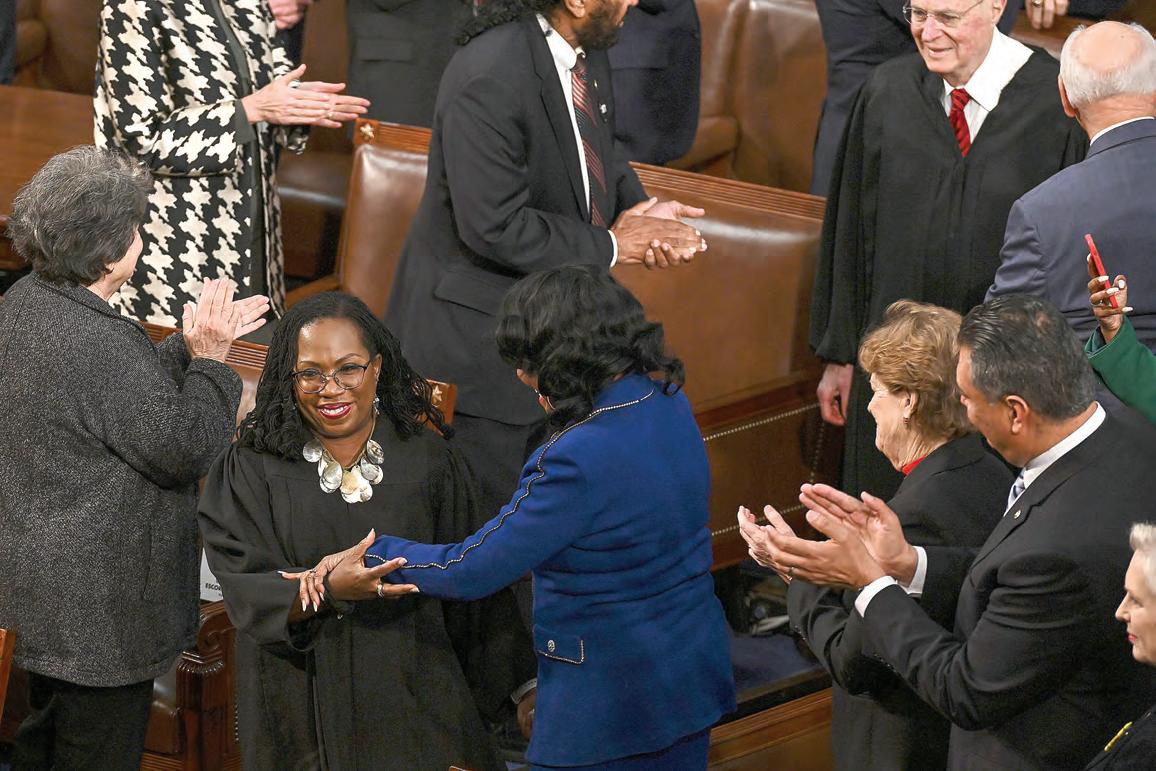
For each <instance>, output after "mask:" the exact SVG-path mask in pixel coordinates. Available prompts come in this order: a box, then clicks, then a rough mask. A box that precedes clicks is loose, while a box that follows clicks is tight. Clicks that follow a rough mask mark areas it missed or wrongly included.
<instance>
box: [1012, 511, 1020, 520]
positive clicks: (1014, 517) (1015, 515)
mask: <svg viewBox="0 0 1156 771" xmlns="http://www.w3.org/2000/svg"><path fill="white" fill-rule="evenodd" d="M1020 511H1021V509H1016V513H1015V514H1012V519H1019V518H1020Z"/></svg>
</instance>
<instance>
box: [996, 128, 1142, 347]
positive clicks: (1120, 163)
mask: <svg viewBox="0 0 1156 771" xmlns="http://www.w3.org/2000/svg"><path fill="white" fill-rule="evenodd" d="M1085 233H1091V234H1092V237H1093V238H1095V239H1096V248H1097V250H1098V251H1099V252H1100V256H1101V257H1102V258H1103V260H1104V268H1105V269H1106V270H1107V271H1108V272H1109V273H1110V274H1111V275H1112V278H1115V277H1116V276H1117V275H1119V274H1123V275H1125V276H1127V277H1128V303H1129V304H1130V305H1131V306H1132V307H1133V308H1135V309H1136V310H1135V311H1134V312H1133V313H1131V314H1130V318H1131V319H1132V325H1133V327H1134V328H1135V329H1136V337H1137V338H1138V339H1139V340H1140V342H1142V343H1144V344H1145V345H1147V346H1148V347H1149V348H1152V349H1156V271H1154V270H1153V269H1152V252H1153V249H1154V248H1156V120H1140V121H1136V122H1134V123H1128V124H1125V125H1123V126H1119V127H1117V128H1114V129H1112V130H1111V131H1109V132H1108V133H1106V134H1104V135H1102V136H1101V137H1100V138H1099V139H1097V140H1096V142H1095V144H1093V145H1092V146H1091V147H1090V148H1089V149H1088V155H1087V157H1086V158H1085V159H1084V160H1083V161H1081V162H1080V163H1077V164H1075V165H1073V166H1069V167H1068V168H1066V169H1064V170H1063V171H1061V172H1059V173H1058V174H1056V175H1055V176H1054V177H1052V178H1051V179H1049V180H1047V181H1046V182H1044V183H1043V184H1041V185H1039V186H1038V187H1036V188H1035V189H1034V190H1031V191H1029V192H1028V193H1026V194H1025V195H1024V196H1023V197H1022V198H1020V199H1019V200H1018V201H1016V203H1015V205H1014V206H1013V207H1012V210H1011V213H1010V214H1009V215H1008V222H1007V232H1006V234H1005V236H1004V245H1003V250H1002V252H1001V254H1000V258H1001V262H1000V266H999V270H998V271H996V274H995V282H994V283H993V284H992V286H991V289H989V290H988V293H987V295H988V298H989V299H990V298H991V297H994V296H996V295H1003V294H1012V293H1015V292H1021V293H1025V294H1034V295H1038V296H1040V297H1046V298H1047V299H1048V300H1051V301H1052V302H1053V303H1054V304H1055V305H1056V306H1057V307H1058V308H1059V309H1060V311H1062V312H1063V314H1064V316H1065V317H1067V319H1068V321H1069V322H1070V323H1071V325H1072V327H1073V328H1074V329H1075V330H1076V333H1077V334H1078V335H1079V336H1080V338H1081V339H1084V340H1086V339H1087V338H1088V337H1090V336H1091V334H1092V332H1094V331H1095V330H1096V328H1097V327H1098V324H1097V322H1096V317H1095V316H1094V315H1093V314H1092V306H1091V304H1090V303H1089V302H1088V288H1087V284H1088V273H1087V267H1086V266H1085V257H1086V255H1087V254H1088V247H1087V245H1086V244H1085V243H1084V234H1085Z"/></svg>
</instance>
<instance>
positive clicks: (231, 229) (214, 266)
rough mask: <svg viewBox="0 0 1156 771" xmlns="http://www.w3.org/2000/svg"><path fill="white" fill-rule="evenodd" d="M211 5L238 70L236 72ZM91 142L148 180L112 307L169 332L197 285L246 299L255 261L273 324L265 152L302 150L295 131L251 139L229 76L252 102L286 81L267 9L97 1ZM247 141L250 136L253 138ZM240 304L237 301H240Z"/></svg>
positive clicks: (173, 0) (260, 1)
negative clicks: (257, 207) (240, 57)
mask: <svg viewBox="0 0 1156 771" xmlns="http://www.w3.org/2000/svg"><path fill="white" fill-rule="evenodd" d="M209 3H219V4H220V9H221V11H222V18H224V19H226V20H227V23H228V25H229V26H230V27H231V28H232V32H233V34H234V35H235V36H236V38H237V41H238V42H239V44H240V47H241V48H242V49H243V50H244V52H245V54H246V61H244V62H240V63H237V62H234V58H233V54H232V49H231V48H230V46H229V43H228V31H227V30H226V29H224V28H223V27H222V26H221V24H219V23H218V16H217V15H216V14H215V13H214V12H213V9H212V7H211V6H210V5H209ZM100 25H101V27H100V33H101V34H100V48H99V57H98V61H97V72H96V96H95V100H94V107H95V136H96V144H97V145H98V146H101V147H115V148H120V149H123V150H124V151H126V152H128V153H129V154H130V155H132V156H134V157H136V158H139V159H140V160H141V162H142V163H144V164H145V165H146V166H148V168H150V169H151V170H152V172H153V175H154V177H155V182H154V186H153V193H152V196H151V197H150V201H149V211H148V215H147V217H146V221H145V224H144V227H143V228H142V229H141V236H142V238H143V239H144V244H145V246H144V252H143V254H142V255H141V259H140V262H139V263H138V265H137V269H136V275H135V276H134V277H133V279H132V280H131V281H130V282H128V283H127V284H125V286H124V287H123V288H122V289H121V291H120V295H119V297H117V298H114V300H113V303H114V305H115V306H116V307H118V309H119V310H120V311H121V312H122V313H125V314H126V315H128V316H130V317H133V318H136V319H140V320H142V321H152V322H154V323H157V324H165V325H168V326H177V325H178V323H179V321H180V318H181V308H182V306H183V305H184V304H185V303H186V302H190V301H192V300H195V299H196V297H197V295H198V294H199V292H200V287H201V284H202V282H203V280H204V279H205V278H217V277H222V278H232V279H233V280H234V281H236V282H237V284H238V285H239V286H240V287H247V286H248V285H249V283H250V281H249V278H250V276H251V275H252V274H253V266H252V260H253V259H254V254H256V255H257V258H258V259H259V258H260V255H261V254H262V253H263V254H264V257H265V273H266V286H267V287H268V291H269V295H270V297H271V298H272V300H273V307H274V309H275V310H276V311H277V313H278V315H280V312H281V310H282V307H283V304H284V296H285V283H284V273H283V259H282V250H281V213H280V203H279V201H278V198H277V193H276V176H275V175H276V169H275V166H276V152H275V149H274V143H277V144H281V145H283V146H285V147H287V148H288V149H290V150H292V151H294V152H298V153H299V152H301V151H302V150H303V149H304V147H305V139H306V136H307V133H306V131H305V130H304V129H302V128H288V127H283V126H272V125H268V124H264V123H262V124H258V125H256V126H253V127H252V128H249V127H248V125H247V123H246V122H245V120H244V112H243V110H242V108H241V104H240V101H239V99H240V98H241V97H243V96H246V92H243V85H242V78H241V77H239V76H238V72H239V71H238V69H237V68H238V66H241V67H245V68H246V69H247V75H248V81H249V83H250V84H251V86H252V90H253V91H256V90H258V89H260V88H262V87H263V86H265V85H266V84H268V83H269V82H270V81H272V80H273V79H274V78H276V77H278V76H280V75H283V74H284V73H286V72H288V71H289V70H290V69H292V66H291V64H290V62H289V60H288V58H287V57H286V55H285V52H284V51H283V50H282V49H281V48H280V47H278V46H276V45H274V44H273V42H272V36H273V33H274V27H273V20H272V16H271V15H270V13H269V10H268V3H267V1H266V0H104V6H103V8H102V10H101V18H100ZM254 133H255V136H254ZM255 185H260V190H259V192H260V194H261V196H260V199H258V200H260V201H262V202H263V203H264V206H263V216H264V223H263V225H264V227H263V232H264V249H263V250H262V249H259V250H256V252H255V251H254V250H252V249H251V248H250V245H251V244H252V242H253V236H254V228H253V221H252V220H253V216H252V212H253V206H254V195H255V194H256V193H257V192H258V190H256V189H255ZM248 293H249V292H242V293H241V294H242V295H243V294H248Z"/></svg>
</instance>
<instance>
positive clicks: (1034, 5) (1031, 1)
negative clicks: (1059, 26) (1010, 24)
mask: <svg viewBox="0 0 1156 771" xmlns="http://www.w3.org/2000/svg"><path fill="white" fill-rule="evenodd" d="M1024 11H1025V12H1026V13H1027V17H1028V21H1029V22H1030V23H1031V25H1032V28H1033V29H1040V28H1043V29H1050V28H1051V26H1052V25H1053V24H1054V23H1055V21H1056V17H1057V16H1066V15H1067V13H1068V0H1027V2H1026V3H1024Z"/></svg>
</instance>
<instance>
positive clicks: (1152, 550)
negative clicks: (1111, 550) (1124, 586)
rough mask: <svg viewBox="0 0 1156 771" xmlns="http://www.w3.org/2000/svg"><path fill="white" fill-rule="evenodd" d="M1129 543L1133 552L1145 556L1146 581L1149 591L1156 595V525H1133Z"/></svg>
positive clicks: (1140, 523) (1145, 523)
mask: <svg viewBox="0 0 1156 771" xmlns="http://www.w3.org/2000/svg"><path fill="white" fill-rule="evenodd" d="M1128 542H1129V543H1130V544H1131V545H1132V551H1138V552H1140V553H1141V554H1143V555H1144V580H1145V581H1147V582H1148V591H1150V592H1152V594H1153V595H1156V525H1150V524H1148V523H1147V522H1137V523H1136V524H1135V525H1132V532H1131V533H1129V535H1128Z"/></svg>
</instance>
